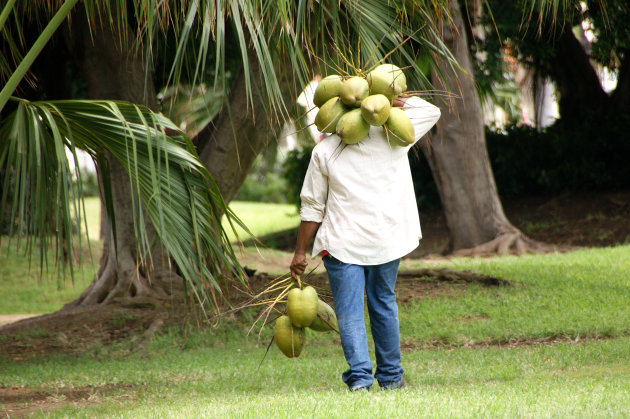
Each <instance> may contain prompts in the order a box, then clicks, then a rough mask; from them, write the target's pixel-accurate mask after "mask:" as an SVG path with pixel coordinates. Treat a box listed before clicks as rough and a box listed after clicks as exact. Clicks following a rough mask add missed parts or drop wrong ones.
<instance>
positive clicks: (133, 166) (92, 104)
mask: <svg viewBox="0 0 630 419" xmlns="http://www.w3.org/2000/svg"><path fill="white" fill-rule="evenodd" d="M121 121H122V123H121ZM166 132H168V133H169V134H168V135H167V134H166ZM95 133H98V134H97V135H95ZM66 148H70V149H71V150H72V151H73V153H74V150H75V148H77V149H82V150H85V151H86V152H88V153H89V154H90V155H91V156H92V157H93V158H94V160H95V161H96V162H97V164H99V168H100V169H101V170H102V171H105V172H106V173H107V167H106V165H104V164H103V161H104V160H103V159H102V155H103V152H104V151H107V152H109V153H110V154H111V155H112V156H113V158H115V159H116V160H117V161H118V162H119V163H120V164H121V166H122V167H123V168H124V169H125V171H126V172H127V173H128V175H129V178H130V186H131V189H132V191H133V194H132V196H131V197H130V198H131V199H137V200H138V201H137V202H135V203H134V208H135V214H134V220H135V228H136V234H137V236H138V237H139V238H140V239H139V240H138V241H139V246H140V247H141V249H140V254H145V255H147V258H149V260H150V246H151V243H150V241H149V238H148V237H147V233H146V230H145V223H144V222H143V220H142V216H143V215H142V214H143V213H146V214H147V215H148V217H149V218H150V220H151V222H152V223H153V225H154V226H155V229H156V231H157V233H158V235H159V238H160V240H161V242H162V244H163V245H164V246H165V247H166V250H167V251H168V253H169V254H170V256H171V257H172V259H173V261H174V262H175V263H176V264H177V266H178V268H179V269H180V271H181V273H182V276H183V277H184V279H185V280H186V281H187V283H188V284H189V285H190V287H189V289H191V290H193V292H194V293H195V295H196V296H197V298H198V299H199V301H200V302H201V303H202V306H204V305H206V304H207V303H209V302H212V298H211V294H212V292H218V293H219V294H220V293H221V289H222V285H223V284H224V283H225V281H227V280H233V279H234V278H236V279H238V280H243V278H244V274H243V272H242V270H241V267H240V265H239V263H238V261H237V259H236V257H235V255H234V252H233V249H232V247H231V245H230V243H229V240H228V238H227V235H226V233H225V231H224V230H223V229H222V228H221V223H220V217H221V214H223V213H225V214H226V215H227V216H228V218H229V219H230V220H231V222H232V223H235V224H237V225H239V226H240V227H243V228H245V229H246V227H245V226H244V225H243V223H242V222H241V221H240V220H239V219H238V217H236V216H235V215H234V214H233V213H232V211H231V210H230V209H229V208H228V207H227V205H226V204H225V203H224V202H223V199H222V198H221V195H220V193H219V190H218V187H217V185H216V183H215V182H214V180H213V179H212V176H211V175H210V173H209V172H208V171H207V169H206V168H205V167H204V166H203V165H202V164H201V163H200V162H199V159H198V157H197V154H196V152H195V149H194V147H193V145H192V142H191V141H190V139H189V138H188V137H186V136H185V135H184V133H183V132H181V131H180V130H179V128H178V127H177V126H176V125H175V124H173V123H172V122H171V121H170V120H169V119H167V118H166V117H164V116H163V115H161V114H156V113H154V112H152V111H150V110H149V109H148V108H146V107H143V106H138V105H134V104H130V103H127V102H116V101H80V100H74V101H49V102H28V101H23V100H19V101H18V107H17V109H16V110H15V111H14V112H13V113H12V114H11V115H10V116H9V117H8V118H7V119H6V121H4V123H3V124H2V126H1V127H0V173H5V174H6V176H5V179H4V184H3V185H2V186H3V189H2V190H3V194H2V201H0V208H4V207H5V206H7V205H8V206H9V207H10V208H11V211H10V214H11V215H10V219H11V220H17V222H16V226H17V228H16V230H15V233H17V234H18V237H22V236H25V237H26V238H27V243H28V247H29V248H31V249H32V248H33V244H34V240H32V238H37V239H38V240H37V243H38V244H39V246H40V247H41V250H42V255H45V256H43V257H44V259H47V256H46V248H47V246H48V243H49V240H51V237H52V240H54V241H55V243H56V248H57V249H65V252H66V258H63V257H62V256H63V254H64V252H61V251H58V252H57V259H62V262H66V263H69V266H72V261H73V260H74V256H75V255H74V254H72V252H73V251H74V249H75V246H74V242H75V240H77V239H79V240H80V236H76V235H75V234H74V233H73V231H72V214H77V215H76V216H77V217H78V216H79V214H84V211H82V209H81V208H77V207H76V206H77V204H76V203H77V202H78V201H80V198H81V197H80V196H77V195H76V194H75V193H74V192H73V188H72V187H71V186H70V184H71V175H72V173H71V169H70V166H69V164H68V161H67V158H66V154H65V149H66ZM75 167H77V166H75ZM77 170H78V169H77ZM75 175H76V176H80V173H78V172H77V173H75ZM106 178H107V176H105V179H106ZM10 179H13V180H14V181H15V182H14V184H13V185H9V184H8V182H9V180H10ZM10 186H12V187H11V188H10ZM9 190H12V194H13V197H12V198H11V199H9V197H8V193H7V191H9ZM104 199H105V201H106V205H107V206H108V208H110V209H111V208H113V206H112V203H111V195H108V194H105V195H104ZM0 214H1V213H0ZM51 214H53V216H52V217H51ZM112 215H113V218H114V219H115V214H112ZM114 231H115V229H114ZM68 252H70V253H69V254H68Z"/></svg>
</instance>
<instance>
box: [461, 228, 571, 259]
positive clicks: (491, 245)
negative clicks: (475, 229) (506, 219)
mask: <svg viewBox="0 0 630 419" xmlns="http://www.w3.org/2000/svg"><path fill="white" fill-rule="evenodd" d="M575 249H576V248H575V247H574V246H565V245H555V244H548V243H543V242H539V241H536V240H533V239H530V238H529V237H527V236H526V235H525V234H523V233H522V232H520V231H515V232H509V233H504V234H500V235H499V236H497V237H496V238H494V239H493V240H490V241H489V242H486V243H482V244H480V245H479V246H475V247H472V248H468V249H459V250H456V251H454V252H453V253H452V256H472V257H474V256H493V255H499V256H504V255H523V254H525V253H534V254H543V253H553V252H566V251H569V250H575Z"/></svg>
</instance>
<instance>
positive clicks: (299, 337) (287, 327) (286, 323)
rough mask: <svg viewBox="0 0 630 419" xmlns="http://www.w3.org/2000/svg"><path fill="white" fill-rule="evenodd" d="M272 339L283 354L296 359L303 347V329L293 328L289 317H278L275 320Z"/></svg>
mask: <svg viewBox="0 0 630 419" xmlns="http://www.w3.org/2000/svg"><path fill="white" fill-rule="evenodd" d="M273 338H274V340H275V341H276V345H278V348H280V350H281V351H282V353H283V354H285V355H286V356H288V357H289V358H297V357H298V356H300V353H301V352H302V347H303V346H304V329H301V328H298V327H293V325H292V324H291V319H289V316H280V317H278V319H277V320H276V327H275V330H274V334H273Z"/></svg>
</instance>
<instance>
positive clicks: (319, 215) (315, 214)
mask: <svg viewBox="0 0 630 419" xmlns="http://www.w3.org/2000/svg"><path fill="white" fill-rule="evenodd" d="M323 219H324V212H323V211H320V210H318V209H315V208H310V207H304V206H303V207H302V208H301V209H300V221H312V222H315V223H321V222H322V220H323Z"/></svg>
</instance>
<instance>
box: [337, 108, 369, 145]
mask: <svg viewBox="0 0 630 419" xmlns="http://www.w3.org/2000/svg"><path fill="white" fill-rule="evenodd" d="M369 131H370V125H369V124H368V123H367V122H365V119H363V115H361V109H353V110H351V111H348V112H347V113H346V114H344V115H343V116H342V117H341V118H340V119H339V122H337V135H339V138H341V141H343V142H344V143H346V144H356V143H358V142H359V141H361V140H362V139H363V138H365V136H366V135H368V132H369Z"/></svg>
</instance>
